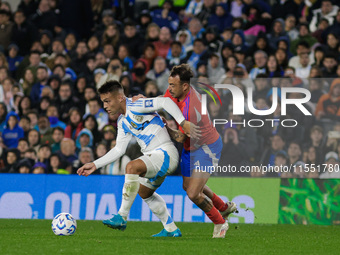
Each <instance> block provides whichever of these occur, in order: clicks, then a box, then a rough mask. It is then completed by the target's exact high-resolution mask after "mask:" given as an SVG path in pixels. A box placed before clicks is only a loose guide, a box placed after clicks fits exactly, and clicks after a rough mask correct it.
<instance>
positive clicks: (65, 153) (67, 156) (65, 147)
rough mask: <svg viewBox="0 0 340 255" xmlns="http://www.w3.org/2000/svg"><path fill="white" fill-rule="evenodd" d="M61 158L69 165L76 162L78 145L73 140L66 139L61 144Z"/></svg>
mask: <svg viewBox="0 0 340 255" xmlns="http://www.w3.org/2000/svg"><path fill="white" fill-rule="evenodd" d="M60 156H61V158H62V160H63V161H66V162H68V164H70V165H73V163H74V161H76V160H77V159H78V158H77V155H76V144H75V142H74V141H73V140H72V139H69V138H64V139H63V140H62V141H61V143H60Z"/></svg>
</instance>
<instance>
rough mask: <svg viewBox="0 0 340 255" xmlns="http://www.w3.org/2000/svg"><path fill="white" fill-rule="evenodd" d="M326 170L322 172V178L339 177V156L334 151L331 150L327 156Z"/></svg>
mask: <svg viewBox="0 0 340 255" xmlns="http://www.w3.org/2000/svg"><path fill="white" fill-rule="evenodd" d="M325 163H326V165H327V166H326V167H325V170H326V172H323V173H321V174H320V178H321V179H339V178H340V172H339V171H338V169H339V157H338V155H337V154H336V152H334V151H330V152H328V153H327V154H326V156H325Z"/></svg>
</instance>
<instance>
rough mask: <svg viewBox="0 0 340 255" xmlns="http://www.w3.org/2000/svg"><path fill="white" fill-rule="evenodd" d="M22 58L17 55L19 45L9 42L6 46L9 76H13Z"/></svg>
mask: <svg viewBox="0 0 340 255" xmlns="http://www.w3.org/2000/svg"><path fill="white" fill-rule="evenodd" d="M22 60H23V57H22V56H20V55H19V47H18V45H16V44H10V45H9V46H8V57H7V62H8V68H9V72H10V74H11V77H15V76H16V75H15V72H16V70H17V69H18V66H19V64H20V63H21V61H22Z"/></svg>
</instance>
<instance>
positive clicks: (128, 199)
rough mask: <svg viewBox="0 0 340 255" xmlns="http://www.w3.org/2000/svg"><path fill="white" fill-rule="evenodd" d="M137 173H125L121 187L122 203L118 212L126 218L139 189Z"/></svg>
mask: <svg viewBox="0 0 340 255" xmlns="http://www.w3.org/2000/svg"><path fill="white" fill-rule="evenodd" d="M138 178H139V175H138V174H125V183H124V187H123V197H122V204H121V206H120V209H119V211H118V213H119V214H120V215H121V216H122V217H123V218H124V219H125V220H126V218H127V216H128V215H129V212H130V209H131V206H132V204H133V202H134V201H135V198H136V196H137V194H138V190H139V180H138Z"/></svg>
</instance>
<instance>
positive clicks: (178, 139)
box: [166, 126, 187, 143]
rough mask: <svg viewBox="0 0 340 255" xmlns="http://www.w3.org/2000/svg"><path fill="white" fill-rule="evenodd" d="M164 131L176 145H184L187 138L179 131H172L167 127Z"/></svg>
mask: <svg viewBox="0 0 340 255" xmlns="http://www.w3.org/2000/svg"><path fill="white" fill-rule="evenodd" d="M166 129H167V130H168V133H169V135H170V137H171V138H172V139H174V140H175V141H176V142H178V143H184V141H185V139H186V138H187V136H186V135H185V134H183V133H182V132H181V131H179V130H174V129H172V128H170V127H169V126H166Z"/></svg>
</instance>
